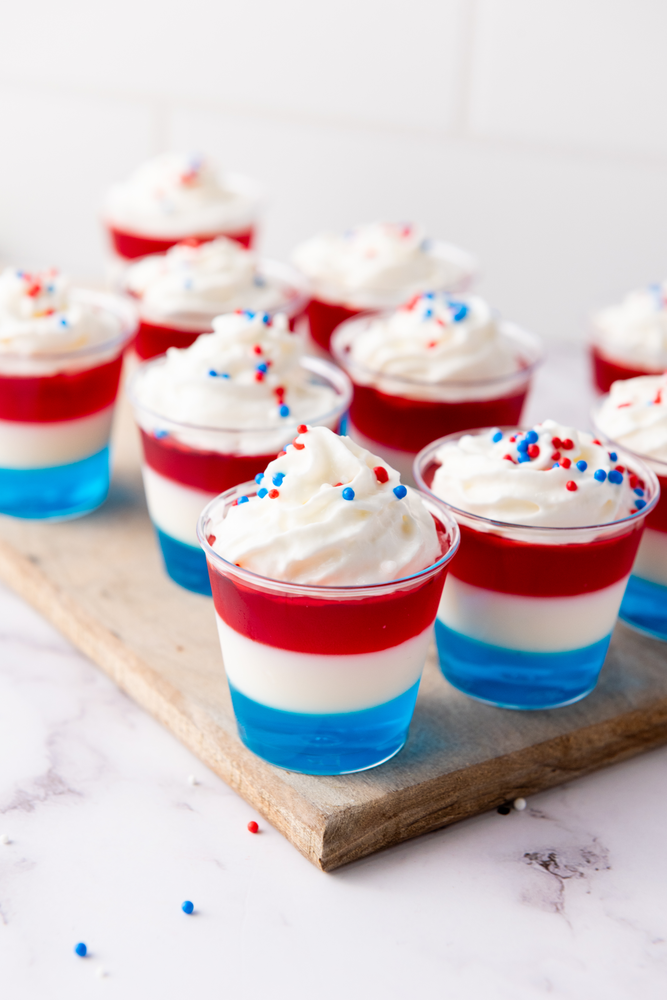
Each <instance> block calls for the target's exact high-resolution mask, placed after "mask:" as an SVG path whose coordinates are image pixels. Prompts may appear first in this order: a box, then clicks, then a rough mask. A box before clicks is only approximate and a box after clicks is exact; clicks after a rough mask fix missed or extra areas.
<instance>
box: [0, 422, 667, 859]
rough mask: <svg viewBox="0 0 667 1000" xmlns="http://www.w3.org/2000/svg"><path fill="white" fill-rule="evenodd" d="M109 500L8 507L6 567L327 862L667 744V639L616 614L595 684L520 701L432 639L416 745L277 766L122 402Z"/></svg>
mask: <svg viewBox="0 0 667 1000" xmlns="http://www.w3.org/2000/svg"><path fill="white" fill-rule="evenodd" d="M115 457H116V469H115V477H114V482H113V486H112V489H111V493H110V496H109V500H108V502H107V503H106V504H105V505H104V506H103V507H102V508H101V509H100V510H99V511H96V512H95V513H93V514H91V515H90V516H88V517H85V518H82V519H81V520H77V521H69V522H65V523H61V524H48V523H44V524H41V523H38V522H22V521H15V520H12V519H10V518H3V517H0V576H2V578H3V579H4V580H5V581H6V582H7V583H8V584H10V585H11V586H12V587H13V588H14V589H15V590H16V591H17V592H18V593H19V594H20V595H21V596H22V597H24V598H25V599H26V600H27V601H29V602H30V603H31V604H32V605H33V606H34V607H35V608H37V610H38V611H40V612H41V613H42V614H43V615H45V617H46V618H48V619H49V620H50V621H51V622H52V623H53V624H54V625H55V626H56V627H57V628H59V629H60V631H62V632H63V633H64V634H65V635H66V636H67V637H68V638H69V639H70V640H71V641H72V642H73V643H74V644H75V645H76V646H78V647H79V649H81V650H82V651H83V652H84V653H86V654H87V655H88V656H90V657H91V659H92V660H94V661H95V662H96V663H97V664H98V665H99V666H100V667H101V668H102V669H103V670H104V671H105V672H106V673H108V674H109V675H110V676H111V677H112V678H113V679H114V680H115V681H116V683H117V684H118V685H119V686H120V687H121V688H122V689H123V690H124V691H126V692H127V693H128V694H129V695H130V696H131V697H132V698H134V700H135V701H137V702H138V703H139V704H140V705H142V706H143V707H144V708H145V709H147V710H148V711H149V712H150V713H151V714H152V715H154V716H155V717H156V718H157V719H159V720H160V721H161V722H162V723H164V725H165V726H167V727H168V728H169V729H170V730H171V731H172V732H173V733H174V734H175V735H176V736H177V737H178V739H180V740H181V741H182V742H183V743H184V744H185V745H186V746H187V747H189V748H190V749H191V750H192V751H194V753H196V754H197V756H198V757H199V758H200V759H201V760H202V761H203V762H204V763H205V764H207V765H208V766H209V767H210V768H212V770H213V771H215V772H216V773H217V774H218V775H220V777H221V778H222V779H223V780H224V781H226V782H227V783H228V784H229V785H231V786H232V788H234V789H235V790H236V791H237V792H238V793H239V794H240V795H242V796H243V798H244V799H246V800H247V801H248V802H249V803H250V804H251V805H252V806H253V808H254V809H256V810H257V811H258V812H259V813H261V814H262V815H263V816H265V817H266V819H267V820H268V821H269V822H270V823H272V824H273V825H274V826H275V827H277V829H278V830H280V831H281V832H282V833H283V834H284V835H285V836H286V837H287V838H288V839H289V840H290V841H291V842H292V843H293V844H294V845H295V847H297V848H298V849H299V850H300V851H301V852H302V853H303V854H304V855H305V856H306V857H307V858H308V859H309V860H310V861H312V862H313V864H315V865H317V866H318V867H319V868H321V869H322V870H324V871H330V870H332V869H334V868H337V867H338V866H340V865H343V864H346V863H347V862H349V861H354V860H355V859H356V858H361V857H364V856H365V855H368V854H372V853H373V852H374V851H379V850H381V849H382V848H384V847H388V846H390V845H391V844H396V843H399V842H400V841H403V840H407V839H409V838H410V837H416V836H417V835H418V834H420V833H426V832H428V831H430V830H435V829H437V828H438V827H442V826H446V825H447V824H449V823H454V822H456V821H457V820H460V819H464V818H466V817H468V816H473V815H475V814H476V813H480V812H484V811H485V810H489V809H493V808H495V807H497V806H499V805H501V804H502V803H504V802H506V801H508V800H512V799H514V798H516V797H517V796H528V795H531V794H533V793H534V792H537V791H539V790H541V789H544V788H549V787H551V786H552V785H557V784H559V783H560V782H563V781H565V780H569V779H571V778H573V777H576V776H577V775H581V774H586V773H588V772H590V771H593V770H595V769H596V768H600V767H603V766H605V765H607V764H611V763H613V762H614V761H618V760H623V759H624V758H627V757H631V756H632V755H633V754H636V753H640V752H641V751H643V750H648V749H650V748H651V747H655V746H658V745H659V744H661V743H665V742H667V645H663V644H661V643H660V642H658V641H657V640H653V639H650V638H648V637H643V636H640V635H638V634H636V633H633V632H632V631H631V630H629V629H627V628H625V627H624V626H623V625H619V626H618V627H617V629H616V633H615V635H614V639H613V642H612V645H611V650H610V653H609V656H608V660H607V663H606V665H605V668H604V670H603V673H602V678H601V680H600V683H599V685H598V688H597V689H596V691H595V692H594V693H593V694H592V695H590V696H589V697H588V698H586V699H585V700H584V701H583V702H580V703H579V704H577V705H573V706H571V707H569V708H562V709H557V710H555V711H547V712H525V713H522V712H510V711H503V710H501V709H494V708H491V707H489V706H486V705H481V704H478V703H476V702H474V701H471V700H470V699H468V698H466V697H464V696H463V695H462V694H460V693H459V692H457V691H456V690H454V689H453V688H451V687H450V686H449V685H448V684H447V683H446V681H445V680H444V679H443V678H442V676H441V674H440V672H439V671H438V668H437V663H436V658H435V651H434V650H433V649H432V650H431V653H430V656H429V660H428V663H427V667H426V671H425V673H424V679H423V682H422V686H421V691H420V694H419V699H418V702H417V708H416V711H415V716H414V720H413V723H412V727H411V730H410V737H409V740H408V743H407V745H406V747H405V749H404V750H402V751H401V753H400V754H398V756H397V757H395V758H394V759H393V760H391V761H390V762H389V763H387V764H383V765H382V766H381V767H378V768H376V769H374V770H371V771H365V772H363V773H361V774H354V775H347V776H345V777H324V778H322V777H310V776H307V775H301V774H295V773H292V772H289V771H282V770H280V769H278V768H275V767H272V766H271V765H269V764H265V763H264V762H263V761H262V760H260V759H259V758H258V757H255V756H254V755H253V754H252V753H250V751H248V750H246V749H245V747H244V746H243V745H242V743H241V742H240V740H239V738H238V736H237V734H236V726H235V723H234V717H233V714H232V708H231V702H230V698H229V693H228V690H227V684H226V680H225V674H224V669H223V665H222V659H221V655H220V648H219V645H218V638H217V634H216V628H215V622H214V616H213V605H212V602H211V601H210V600H209V599H208V598H205V597H200V596H198V595H196V594H191V593H188V592H187V591H185V590H182V589H181V588H180V587H178V586H176V584H174V583H172V582H171V581H170V580H169V579H168V578H167V577H166V575H165V574H164V572H163V569H162V566H161V561H160V556H159V554H158V550H157V547H156V542H155V538H154V535H153V532H152V529H151V525H150V522H149V520H148V515H147V513H146V507H145V503H144V498H143V490H142V486H141V478H140V473H139V459H138V443H137V439H136V435H135V432H134V430H133V428H132V426H131V419H130V416H129V413H128V412H127V410H126V409H125V407H124V406H121V407H120V412H119V415H118V420H117V427H116V456H115Z"/></svg>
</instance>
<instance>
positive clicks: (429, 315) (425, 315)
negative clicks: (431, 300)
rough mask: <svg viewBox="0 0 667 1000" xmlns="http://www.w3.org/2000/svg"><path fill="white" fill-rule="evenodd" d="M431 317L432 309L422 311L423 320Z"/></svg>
mask: <svg viewBox="0 0 667 1000" xmlns="http://www.w3.org/2000/svg"><path fill="white" fill-rule="evenodd" d="M432 316H433V310H432V309H426V310H424V319H431V317H432Z"/></svg>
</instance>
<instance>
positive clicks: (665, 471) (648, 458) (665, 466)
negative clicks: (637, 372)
mask: <svg viewBox="0 0 667 1000" xmlns="http://www.w3.org/2000/svg"><path fill="white" fill-rule="evenodd" d="M647 374H650V373H648V372H647ZM660 374H662V373H660ZM640 377H641V376H640ZM610 395H611V394H610V393H608V392H605V393H604V395H602V396H600V397H599V398H598V399H597V400H596V402H595V403H594V404H593V406H592V407H591V421H592V424H593V427H594V428H595V433H596V434H598V435H600V437H602V438H603V439H604V440H605V441H608V442H609V444H613V446H614V450H616V449H617V448H620V449H621V451H624V452H625V453H626V454H628V455H631V456H632V457H633V458H634V459H639V461H640V462H644V463H646V464H647V465H648V464H649V463H650V467H651V469H652V471H655V469H653V466H654V465H657V466H659V467H660V470H659V471H658V472H657V473H656V474H657V475H658V476H662V477H663V478H667V460H665V459H662V458H654V457H653V456H652V455H646V454H642V453H641V452H639V451H634V450H633V449H632V448H628V447H627V445H624V444H619V443H618V441H616V439H615V438H613V437H610V436H609V434H607V433H606V432H605V431H603V430H602V428H601V427H600V425H599V424H598V422H597V415H598V411H599V410H600V409H601V408H602V404H603V403H604V402H605V400H607V399H609V396H610Z"/></svg>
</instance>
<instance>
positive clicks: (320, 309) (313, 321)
mask: <svg viewBox="0 0 667 1000" xmlns="http://www.w3.org/2000/svg"><path fill="white" fill-rule="evenodd" d="M360 311H361V310H360V309H348V308H346V306H336V305H332V303H330V302H321V301H320V300H319V299H311V300H310V302H309V303H308V306H307V308H306V315H307V316H308V323H309V324H310V335H311V337H312V338H313V340H314V341H315V343H316V344H319V345H320V347H323V348H324V349H325V351H328V350H329V341H330V340H331V334H332V333H333V332H334V330H335V329H336V327H337V326H340V324H341V323H344V322H345V320H346V319H352V317H353V316H358V315H359V313H360Z"/></svg>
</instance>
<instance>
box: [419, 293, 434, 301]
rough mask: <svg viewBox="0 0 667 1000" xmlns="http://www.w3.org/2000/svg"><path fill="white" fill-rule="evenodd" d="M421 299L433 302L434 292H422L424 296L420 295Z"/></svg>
mask: <svg viewBox="0 0 667 1000" xmlns="http://www.w3.org/2000/svg"><path fill="white" fill-rule="evenodd" d="M422 298H423V299H431V300H433V299H434V298H435V292H424V294H423V295H422Z"/></svg>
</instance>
